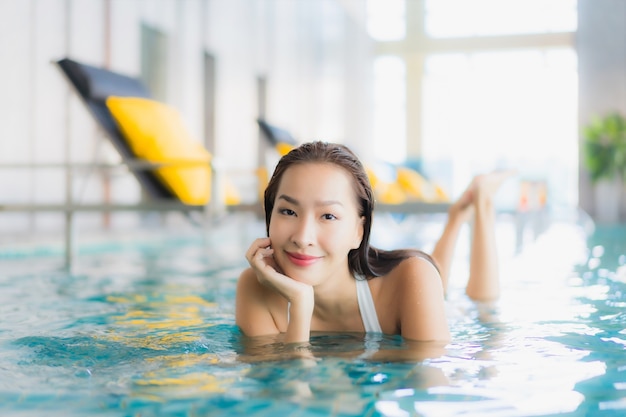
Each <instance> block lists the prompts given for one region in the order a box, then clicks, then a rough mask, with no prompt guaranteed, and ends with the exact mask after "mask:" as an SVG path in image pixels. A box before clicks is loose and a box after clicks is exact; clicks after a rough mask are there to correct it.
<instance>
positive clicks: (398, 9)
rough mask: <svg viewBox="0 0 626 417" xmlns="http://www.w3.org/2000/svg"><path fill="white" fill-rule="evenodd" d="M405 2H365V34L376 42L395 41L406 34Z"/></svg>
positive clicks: (386, 0)
mask: <svg viewBox="0 0 626 417" xmlns="http://www.w3.org/2000/svg"><path fill="white" fill-rule="evenodd" d="M404 2H405V0H367V32H368V33H369V35H370V36H371V37H372V39H375V40H377V41H397V40H401V39H403V38H404V36H405V33H406V23H405V20H406V19H405V3H404Z"/></svg>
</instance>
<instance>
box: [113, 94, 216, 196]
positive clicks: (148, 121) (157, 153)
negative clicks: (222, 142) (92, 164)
mask: <svg viewBox="0 0 626 417" xmlns="http://www.w3.org/2000/svg"><path fill="white" fill-rule="evenodd" d="M106 105H107V107H108V108H109V110H110V111H111V114H112V115H113V117H114V118H115V121H116V122H117V123H118V125H119V126H120V128H121V130H122V132H123V134H124V136H125V137H126V140H127V141H128V145H129V146H130V148H131V150H132V151H133V153H134V154H135V156H136V157H137V158H138V159H145V160H146V161H149V162H152V163H158V164H171V165H166V166H163V167H161V168H157V169H155V171H154V172H155V175H156V176H157V177H158V178H159V179H160V180H161V181H162V183H163V184H164V185H165V186H166V187H167V188H168V189H169V190H171V191H172V193H173V194H174V195H175V196H176V197H178V198H179V199H180V201H182V202H183V203H185V204H190V205H202V204H206V203H207V202H208V201H209V198H210V196H211V168H210V162H211V154H210V153H209V152H208V151H207V150H206V149H205V148H204V147H203V146H202V144H200V143H199V142H198V141H197V140H195V139H194V138H193V137H192V136H191V134H190V133H189V131H188V130H187V129H186V128H185V126H184V124H183V121H182V119H181V117H180V114H179V113H178V111H176V109H174V108H172V107H170V106H168V105H166V104H163V103H160V102H158V101H154V100H149V99H145V98H139V97H109V98H107V100H106Z"/></svg>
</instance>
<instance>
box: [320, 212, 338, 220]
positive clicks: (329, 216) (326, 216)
mask: <svg viewBox="0 0 626 417" xmlns="http://www.w3.org/2000/svg"><path fill="white" fill-rule="evenodd" d="M322 218H323V219H324V220H337V216H335V215H334V214H330V213H326V214H323V215H322Z"/></svg>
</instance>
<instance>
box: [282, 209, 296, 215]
mask: <svg viewBox="0 0 626 417" xmlns="http://www.w3.org/2000/svg"><path fill="white" fill-rule="evenodd" d="M278 212H279V213H280V214H284V215H285V216H295V215H296V212H295V211H293V210H291V209H288V208H281V209H278Z"/></svg>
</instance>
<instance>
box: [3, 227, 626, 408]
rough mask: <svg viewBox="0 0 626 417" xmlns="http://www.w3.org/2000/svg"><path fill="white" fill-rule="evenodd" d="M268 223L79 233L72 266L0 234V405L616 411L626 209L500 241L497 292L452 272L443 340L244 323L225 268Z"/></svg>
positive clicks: (622, 379)
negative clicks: (128, 235) (285, 341)
mask: <svg viewBox="0 0 626 417" xmlns="http://www.w3.org/2000/svg"><path fill="white" fill-rule="evenodd" d="M385 221H386V222H388V223H387V224H384V223H385ZM385 221H382V223H383V224H382V225H381V224H380V222H379V227H382V228H384V229H385V230H386V235H385V237H384V239H383V240H385V242H388V241H391V240H397V241H401V242H402V243H403V244H404V243H407V242H408V241H409V240H410V239H411V238H414V236H413V235H414V233H415V231H416V230H417V228H418V227H419V226H418V224H420V222H419V221H416V220H415V219H413V220H411V219H402V220H401V219H395V220H389V219H387V220H385ZM392 221H395V222H396V223H395V225H391V226H390V224H389V222H392ZM393 228H395V229H394V230H396V231H395V232H393V233H391V232H390V231H389V230H391V229H393ZM233 230H235V231H233ZM422 230H425V231H428V230H430V229H422ZM262 231H263V227H262V225H261V224H254V223H252V224H251V223H249V222H247V223H246V224H245V225H244V226H242V223H241V222H238V223H237V222H236V224H231V225H226V224H225V225H223V226H221V227H220V228H219V229H216V230H215V231H214V232H213V233H211V234H209V235H206V236H204V235H202V236H200V235H196V234H190V235H185V236H176V237H171V236H164V235H161V236H149V237H148V238H145V239H141V238H136V239H131V240H118V241H114V242H111V241H110V242H108V243H104V242H102V241H101V242H91V243H89V244H87V243H85V242H83V245H82V246H81V253H80V255H79V258H78V263H77V265H76V267H75V270H73V271H72V273H68V272H64V271H63V270H62V269H61V268H59V265H60V264H61V262H62V256H61V255H60V254H59V253H58V252H57V251H56V250H55V249H54V248H53V249H45V248H44V249H42V248H22V249H20V250H15V249H11V248H5V249H4V250H3V252H0V271H2V272H1V274H2V276H1V277H0V317H1V319H0V355H1V357H0V415H16V416H22V415H23V416H26V415H28V416H31V415H46V416H55V415H59V416H60V415H63V416H67V415H75V416H92V415H93V416H96V415H97V416H105V415H128V416H153V415H159V416H186V415H191V416H196V415H198V416H199V415H202V416H222V415H245V416H303V417H306V416H328V415H334V416H410V415H423V416H438V417H439V416H537V415H557V414H559V415H567V416H579V415H580V416H583V415H600V416H623V415H626V350H625V347H626V330H625V329H626V226H619V227H610V228H607V227H597V228H596V229H595V231H594V232H593V233H592V234H591V235H589V236H586V235H585V234H584V233H583V231H582V229H581V228H580V227H578V226H576V225H575V224H573V223H566V222H558V221H552V222H551V223H550V225H549V227H548V228H547V230H546V231H545V232H544V233H543V234H541V235H540V236H539V237H538V238H537V239H536V240H533V241H532V242H526V243H525V244H524V245H523V247H522V250H521V251H518V252H515V251H510V250H508V249H506V246H503V247H502V248H505V250H504V252H506V254H505V256H504V257H503V258H504V261H503V263H502V269H503V277H502V280H503V287H504V289H503V296H502V298H501V300H499V301H498V302H497V303H496V304H494V305H476V304H473V303H470V302H469V301H467V300H466V299H465V298H464V297H463V296H462V295H461V294H460V291H459V289H460V288H461V286H462V282H458V287H455V288H453V290H452V294H451V296H450V298H451V300H450V323H451V331H452V335H453V342H452V343H451V344H450V345H448V346H447V347H446V348H445V350H443V351H435V352H433V350H432V349H430V348H429V346H426V345H424V344H413V343H408V342H407V341H404V340H402V339H401V338H399V337H388V336H377V335H368V336H364V335H360V334H344V335H333V334H316V335H315V336H314V337H313V338H312V342H311V347H310V349H309V350H308V351H302V350H297V351H285V350H284V349H283V348H281V346H280V344H278V343H276V341H275V340H273V339H272V338H268V339H261V340H258V341H255V342H254V343H252V342H250V341H248V340H246V339H245V338H243V337H242V336H241V335H240V333H239V332H238V330H237V328H236V326H235V324H234V292H235V282H236V278H237V275H238V273H239V271H240V270H241V268H242V267H244V266H245V260H244V259H243V256H242V254H243V252H244V250H245V248H246V247H247V245H248V243H249V242H250V240H251V239H252V238H253V237H256V235H257V234H262ZM509 231H510V229H507V228H506V227H504V226H503V231H502V234H503V235H504V234H506V233H509ZM375 232H376V230H375ZM407 234H408V235H412V236H409V237H407ZM463 253H464V252H463V248H461V249H460V252H459V256H460V257H463V256H464V255H463ZM507 254H510V256H509V255H507ZM460 268H461V269H462V267H460ZM461 281H462V280H461Z"/></svg>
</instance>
